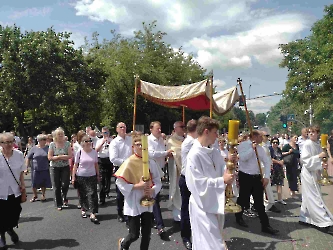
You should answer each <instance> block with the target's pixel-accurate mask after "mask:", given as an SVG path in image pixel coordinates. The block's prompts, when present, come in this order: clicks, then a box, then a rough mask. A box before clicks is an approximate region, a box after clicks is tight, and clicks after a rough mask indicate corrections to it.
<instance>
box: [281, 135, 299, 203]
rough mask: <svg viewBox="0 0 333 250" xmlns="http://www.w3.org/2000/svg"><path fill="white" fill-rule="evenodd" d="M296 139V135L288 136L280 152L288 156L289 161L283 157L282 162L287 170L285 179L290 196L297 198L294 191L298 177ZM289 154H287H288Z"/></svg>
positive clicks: (295, 190) (296, 188) (296, 189)
mask: <svg viewBox="0 0 333 250" xmlns="http://www.w3.org/2000/svg"><path fill="white" fill-rule="evenodd" d="M297 140H298V136H297V135H293V136H292V137H291V138H290V141H289V143H287V144H284V146H283V148H282V154H283V156H285V157H288V158H289V157H290V158H289V161H288V160H287V159H288V158H284V164H285V165H286V170H287V180H288V184H289V189H290V196H291V198H294V199H298V197H297V195H296V192H297V191H298V186H297V177H298V162H299V157H300V153H299V147H298V145H297V144H296V143H297ZM288 155H289V156H288Z"/></svg>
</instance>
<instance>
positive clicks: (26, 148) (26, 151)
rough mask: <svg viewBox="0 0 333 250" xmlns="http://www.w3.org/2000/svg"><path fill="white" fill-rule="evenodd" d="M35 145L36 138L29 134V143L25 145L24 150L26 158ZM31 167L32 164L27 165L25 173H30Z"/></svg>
mask: <svg viewBox="0 0 333 250" xmlns="http://www.w3.org/2000/svg"><path fill="white" fill-rule="evenodd" d="M33 146H35V143H34V139H33V138H32V137H31V136H29V137H28V143H27V145H26V146H25V151H24V154H23V156H24V158H25V159H26V157H27V155H28V153H29V150H30V149H32V147H33ZM27 164H28V163H27ZM29 167H30V168H31V165H27V170H26V171H25V174H28V172H29Z"/></svg>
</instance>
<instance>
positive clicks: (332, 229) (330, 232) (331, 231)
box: [325, 226, 333, 235]
mask: <svg viewBox="0 0 333 250" xmlns="http://www.w3.org/2000/svg"><path fill="white" fill-rule="evenodd" d="M325 233H327V234H331V235H333V227H332V226H330V227H326V228H325Z"/></svg>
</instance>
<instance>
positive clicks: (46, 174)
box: [26, 134, 52, 202]
mask: <svg viewBox="0 0 333 250" xmlns="http://www.w3.org/2000/svg"><path fill="white" fill-rule="evenodd" d="M46 139H47V136H46V135H42V134H41V135H38V136H37V141H38V144H37V145H36V146H34V147H33V148H32V149H30V150H29V153H28V155H27V160H26V161H27V166H29V165H30V163H31V161H32V165H31V186H32V192H33V194H34V196H33V197H32V199H31V200H30V202H34V201H36V200H37V199H38V197H37V188H41V189H42V197H41V199H40V200H41V201H45V190H46V188H51V187H52V184H51V178H50V170H49V159H48V158H47V154H48V151H49V146H47V145H46Z"/></svg>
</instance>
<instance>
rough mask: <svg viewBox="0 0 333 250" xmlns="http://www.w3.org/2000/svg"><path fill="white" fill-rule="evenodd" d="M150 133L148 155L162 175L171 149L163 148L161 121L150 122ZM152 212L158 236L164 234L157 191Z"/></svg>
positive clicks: (170, 154)
mask: <svg viewBox="0 0 333 250" xmlns="http://www.w3.org/2000/svg"><path fill="white" fill-rule="evenodd" d="M149 128H150V133H151V134H150V135H149V136H148V155H149V158H150V159H154V160H155V161H156V163H157V165H158V167H159V168H158V169H159V171H160V174H161V176H162V174H163V172H162V168H163V167H164V165H165V158H166V157H172V152H173V150H171V149H169V150H166V149H165V143H164V140H163V138H162V136H161V134H162V133H161V123H160V122H158V121H154V122H151V123H150V126H149ZM153 214H154V218H155V221H156V226H157V230H158V234H159V235H160V237H162V238H163V237H164V236H165V231H164V223H163V219H162V213H161V208H160V194H159V193H158V194H157V195H156V197H155V204H154V207H153Z"/></svg>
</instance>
